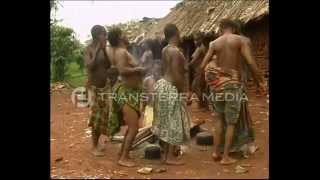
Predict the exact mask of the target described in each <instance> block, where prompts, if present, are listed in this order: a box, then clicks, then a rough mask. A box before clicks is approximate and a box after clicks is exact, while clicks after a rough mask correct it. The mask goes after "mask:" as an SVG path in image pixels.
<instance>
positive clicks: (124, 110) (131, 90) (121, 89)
mask: <svg viewBox="0 0 320 180" xmlns="http://www.w3.org/2000/svg"><path fill="white" fill-rule="evenodd" d="M108 41H109V43H110V47H108V48H107V53H108V56H109V59H110V61H111V64H112V66H113V67H114V66H115V67H116V68H117V69H118V71H119V74H120V78H121V82H118V83H117V84H116V85H114V87H113V99H112V106H111V110H110V113H111V115H110V119H109V121H108V133H109V135H111V136H112V135H114V134H115V133H117V132H118V131H119V130H120V126H121V125H123V124H124V123H125V124H126V125H127V126H128V129H127V131H126V134H125V137H124V142H123V144H122V147H121V150H120V153H119V154H120V157H119V160H118V164H119V165H122V166H127V167H133V166H135V165H136V164H135V162H134V161H132V160H131V158H130V157H129V151H130V149H131V145H132V142H133V140H134V139H135V137H136V135H137V133H138V128H139V116H140V97H139V96H140V93H141V90H142V77H143V75H144V72H145V68H142V67H138V62H137V61H136V60H135V59H134V58H133V56H132V55H131V54H130V53H129V52H128V51H127V50H126V47H127V43H126V42H127V41H126V38H125V36H124V34H123V33H122V31H121V29H119V28H117V27H113V28H111V29H110V31H109V32H108Z"/></svg>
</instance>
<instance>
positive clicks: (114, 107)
mask: <svg viewBox="0 0 320 180" xmlns="http://www.w3.org/2000/svg"><path fill="white" fill-rule="evenodd" d="M112 92H113V96H112V98H111V107H110V114H109V121H108V136H113V135H114V134H116V133H117V132H119V130H120V127H121V126H122V125H123V124H124V122H123V114H122V107H123V106H124V105H125V104H126V105H128V106H130V107H131V108H132V109H134V110H135V111H136V112H137V113H138V115H139V116H140V94H141V92H142V88H129V87H126V86H125V85H124V84H123V83H121V82H117V83H116V84H115V85H114V86H113V88H112Z"/></svg>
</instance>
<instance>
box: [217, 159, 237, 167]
mask: <svg viewBox="0 0 320 180" xmlns="http://www.w3.org/2000/svg"><path fill="white" fill-rule="evenodd" d="M235 162H237V160H236V159H233V158H231V157H228V158H223V159H222V160H221V161H220V164H221V165H229V164H233V163H235Z"/></svg>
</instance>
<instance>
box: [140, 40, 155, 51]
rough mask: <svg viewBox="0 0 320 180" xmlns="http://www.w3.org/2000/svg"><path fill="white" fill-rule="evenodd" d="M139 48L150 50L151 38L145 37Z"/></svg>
mask: <svg viewBox="0 0 320 180" xmlns="http://www.w3.org/2000/svg"><path fill="white" fill-rule="evenodd" d="M141 48H142V49H143V50H144V51H147V50H151V48H152V40H151V39H145V40H144V41H143V42H142V43H141Z"/></svg>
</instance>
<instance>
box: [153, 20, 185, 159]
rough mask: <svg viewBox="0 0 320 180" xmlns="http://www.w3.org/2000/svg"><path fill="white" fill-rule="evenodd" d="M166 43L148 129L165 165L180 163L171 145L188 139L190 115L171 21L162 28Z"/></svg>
mask: <svg viewBox="0 0 320 180" xmlns="http://www.w3.org/2000/svg"><path fill="white" fill-rule="evenodd" d="M164 35H165V38H166V40H167V41H168V43H169V44H168V45H167V46H166V47H165V48H164V49H163V50H162V60H163V70H164V76H163V78H161V79H160V80H158V81H157V82H156V84H155V92H156V93H155V102H154V120H153V127H152V132H153V133H154V134H155V135H156V136H157V137H158V138H159V139H160V141H161V144H163V150H164V155H163V161H164V163H166V164H169V165H182V164H184V162H183V161H181V160H178V159H177V157H175V156H174V154H175V152H174V151H175V147H177V146H179V145H182V144H183V143H185V142H186V141H187V140H189V138H190V134H189V133H190V116H189V114H188V111H187V109H186V102H185V100H183V99H181V98H180V97H179V96H180V95H181V93H186V88H185V74H186V73H187V70H186V69H185V66H184V65H185V58H184V56H183V54H182V52H181V51H180V50H179V48H178V47H177V46H178V43H179V41H180V37H179V30H178V28H177V27H176V26H175V25H174V24H168V25H166V27H165V28H164Z"/></svg>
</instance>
